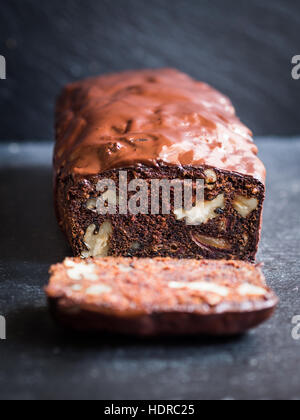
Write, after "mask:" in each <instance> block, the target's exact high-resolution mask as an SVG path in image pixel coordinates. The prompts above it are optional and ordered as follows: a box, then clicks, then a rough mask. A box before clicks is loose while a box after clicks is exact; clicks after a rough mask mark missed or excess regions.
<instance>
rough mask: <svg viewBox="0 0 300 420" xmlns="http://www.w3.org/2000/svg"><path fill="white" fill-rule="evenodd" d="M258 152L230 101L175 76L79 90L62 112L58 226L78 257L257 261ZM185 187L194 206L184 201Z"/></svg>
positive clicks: (118, 80)
mask: <svg viewBox="0 0 300 420" xmlns="http://www.w3.org/2000/svg"><path fill="white" fill-rule="evenodd" d="M257 153H258V150H257V147H256V146H255V144H254V143H253V140H252V133H251V131H250V130H249V129H248V128H247V127H245V126H244V125H243V124H242V123H241V122H240V120H239V119H238V118H237V116H236V113H235V110H234V108H233V106H232V104H231V102H230V100H229V99H228V98H226V97H225V96H224V95H222V94H221V93H219V92H217V91H216V90H215V89H213V88H212V87H210V86H208V85H207V84H205V83H201V82H198V81H196V80H194V79H192V78H191V77H189V76H188V75H186V74H183V73H181V72H179V71H177V70H172V69H159V70H143V71H130V72H125V73H118V74H112V75H106V76H101V77H96V78H92V79H87V80H83V81H79V82H76V83H73V84H71V85H69V86H67V87H66V88H65V89H64V90H63V92H62V94H61V96H60V98H59V100H58V102H57V110H56V147H55V154H54V172H55V173H54V175H55V177H54V179H55V201H56V209H57V216H58V221H59V224H60V226H61V228H62V229H63V231H64V232H65V233H66V236H67V238H68V240H69V243H70V245H71V247H72V250H73V253H74V255H75V256H76V257H79V256H81V257H82V258H89V257H105V256H114V257H119V256H122V257H139V258H154V257H172V258H189V259H195V258H196V259H226V260H232V259H233V260H244V261H247V262H254V261H255V256H256V253H257V249H258V244H259V239H260V231H261V223H262V217H261V216H262V209H263V202H264V198H265V186H264V182H265V168H264V165H263V164H262V162H261V161H260V160H259V158H258V157H257ZM124 173H126V177H125V178H126V179H125V181H124V179H123V181H122V180H121V174H124ZM106 181H108V184H107V185H106V186H105V187H104V188H103V189H102V186H103V184H104V183H105V182H106ZM153 181H154V182H153ZM165 181H167V184H168V183H170V184H172V185H173V186H172V187H170V188H169V191H168V190H166V188H168V187H166V184H165V183H164V182H165ZM198 181H200V182H198ZM133 182H134V183H135V185H137V187H136V190H135V188H133V187H132V185H133V184H132V183H133ZM141 183H143V185H141ZM162 184H163V185H164V186H162ZM200 184H201V185H202V186H203V191H202V192H203V197H202V199H201V200H198V198H199V194H197V191H195V190H197V185H200ZM155 185H159V187H158V189H157V190H156V192H155V191H154V192H153V188H154V186H155ZM187 185H190V186H191V187H192V189H193V191H192V196H193V197H192V199H191V200H189V199H186V198H187V197H186V196H185V197H181V199H179V200H177V198H178V196H179V194H178V188H179V187H182V186H184V188H183V189H185V188H186V186H187ZM100 186H101V187H100ZM182 192H183V191H182ZM133 193H136V194H133ZM200 195H201V194H200ZM137 197H138V198H137ZM155 200H156V201H157V202H156V203H154V201H155ZM101 203H102V204H101ZM188 203H189V204H188ZM100 204H101V205H100ZM183 204H184V205H183ZM192 204H193V206H192ZM133 208H134V209H137V208H138V209H139V210H140V211H138V214H136V213H135V212H134V211H132V209H133ZM100 209H102V210H101V211H100ZM166 209H167V210H166ZM142 210H143V211H142ZM133 244H138V246H133Z"/></svg>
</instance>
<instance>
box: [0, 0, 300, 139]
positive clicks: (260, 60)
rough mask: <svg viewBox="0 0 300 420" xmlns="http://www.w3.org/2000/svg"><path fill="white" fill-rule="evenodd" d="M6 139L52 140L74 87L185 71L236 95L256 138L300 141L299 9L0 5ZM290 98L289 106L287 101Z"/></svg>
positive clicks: (162, 1) (192, 2) (205, 3)
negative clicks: (121, 75)
mask: <svg viewBox="0 0 300 420" xmlns="http://www.w3.org/2000/svg"><path fill="white" fill-rule="evenodd" d="M0 7H1V10H0V54H2V55H4V56H5V57H6V59H7V77H8V79H7V80H6V81H0V116H1V117H0V119H1V124H0V139H9V140H10V139H20V140H21V139H27V140H28V139H32V138H48V139H51V138H53V135H52V114H53V104H54V99H55V96H56V95H57V94H58V92H59V90H60V88H61V87H62V86H63V85H64V84H65V83H67V82H70V81H73V80H75V79H78V78H82V77H85V76H89V75H95V74H98V73H106V72H112V71H119V70H124V69H131V68H143V67H161V66H173V67H177V68H179V69H181V70H183V71H185V72H187V73H189V74H191V76H194V77H196V78H199V79H201V80H204V81H207V82H208V83H210V84H212V85H214V86H215V87H216V88H218V89H220V90H221V91H223V92H224V93H226V94H227V95H229V96H230V97H231V98H232V100H233V102H234V104H235V105H236V107H237V109H238V112H239V114H240V116H241V118H242V120H243V121H245V123H246V124H248V125H249V126H250V127H251V128H252V129H253V130H254V131H255V133H256V134H257V135H265V134H280V135H294V134H298V133H299V132H300V119H299V115H298V109H299V102H300V81H299V80H298V81H295V80H292V77H291V70H292V64H291V59H292V57H293V56H295V55H297V54H300V50H299V48H300V47H299V27H300V4H299V1H298V0H251V1H249V0H226V1H224V0H97V1H95V0H64V1H62V0H51V1H49V0H1V1H0ZM283 98H284V100H283Z"/></svg>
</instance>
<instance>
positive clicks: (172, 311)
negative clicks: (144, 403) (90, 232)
mask: <svg viewBox="0 0 300 420" xmlns="http://www.w3.org/2000/svg"><path fill="white" fill-rule="evenodd" d="M46 293H47V296H48V298H49V303H50V307H51V310H52V313H53V315H54V317H55V319H56V320H57V321H59V322H60V323H61V324H62V325H64V326H65V327H69V328H72V329H74V330H79V331H93V332H111V333H120V334H133V335H140V336H155V335H179V334H184V335H193V334H209V335H232V334H239V333H242V332H244V331H247V330H249V329H251V328H254V327H256V326H257V325H259V324H260V323H262V322H263V321H265V320H267V319H268V318H269V317H270V316H271V315H272V313H273V311H274V309H275V306H276V305H277V298H276V296H275V295H274V294H273V293H272V291H271V290H270V289H269V288H268V287H267V286H266V283H265V280H264V277H263V275H262V273H261V271H260V269H259V268H258V267H256V266H254V265H251V264H248V263H245V262H235V261H231V262H230V261H229V262H227V261H219V260H218V261H215V260H202V261H199V260H176V259H169V258H165V259H164V258H156V259H136V258H99V259H87V260H85V261H82V260H81V259H79V258H78V259H67V260H65V262H64V263H63V264H58V265H56V266H53V267H52V269H51V279H50V283H49V285H48V287H47V288H46Z"/></svg>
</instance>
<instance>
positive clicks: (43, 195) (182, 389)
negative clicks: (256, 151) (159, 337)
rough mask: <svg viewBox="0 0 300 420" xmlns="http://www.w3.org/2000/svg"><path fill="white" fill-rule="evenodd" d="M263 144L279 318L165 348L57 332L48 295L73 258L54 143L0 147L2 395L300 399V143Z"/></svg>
mask: <svg viewBox="0 0 300 420" xmlns="http://www.w3.org/2000/svg"><path fill="white" fill-rule="evenodd" d="M287 140H290V141H287ZM259 143H260V150H261V156H262V158H263V160H264V161H265V163H266V165H267V167H268V174H269V177H268V199H267V202H266V207H265V221H264V232H263V238H262V244H261V249H260V254H259V260H260V261H264V262H265V273H266V276H267V279H268V282H269V284H270V285H271V286H272V287H273V288H274V289H275V291H276V292H277V293H278V295H279V296H280V298H281V303H280V306H279V308H278V311H277V313H276V315H275V317H274V318H273V319H272V320H271V321H270V322H268V323H267V324H265V325H264V326H262V327H260V328H259V329H257V330H256V331H254V332H251V333H249V334H247V335H245V336H242V337H239V338H235V339H226V340H222V339H221V340H212V339H189V340H182V339H180V340H177V339H172V340H168V341H156V342H153V341H149V342H141V341H137V340H133V339H131V340H127V339H124V338H123V339H120V338H115V339H112V338H110V339H109V338H105V337H99V338H98V339H95V338H94V339H92V338H84V337H80V336H78V337H70V336H66V335H62V334H61V332H60V331H59V330H57V329H56V327H55V326H54V325H53V324H52V321H51V320H50V318H49V316H48V312H47V308H46V303H45V299H44V295H43V292H42V286H43V285H45V284H46V282H47V270H48V266H49V265H50V264H51V263H54V262H57V261H59V260H62V259H63V257H64V256H65V255H68V254H69V249H68V248H67V247H66V245H65V241H64V238H63V237H62V235H61V233H60V232H59V231H58V229H57V226H56V222H55V218H54V215H53V211H52V199H51V170H50V161H51V145H50V144H45V145H44V146H39V147H37V146H35V145H29V144H26V146H22V148H20V147H19V146H18V145H17V144H10V145H9V146H7V147H6V146H0V197H1V206H0V220H1V224H0V238H1V241H0V314H2V315H5V316H6V318H7V340H6V341H0V398H1V399H7V398H9V399H12V398H15V399H16V398H22V399H33V398H34V399H42V398H51V399H52V398H62V399H66V398H67V399H70V398H71V399H73V398H82V399H88V398H92V399H151V398H153V399H300V374H299V373H300V372H299V369H300V368H299V366H300V341H295V340H293V339H292V336H291V331H292V324H291V320H292V318H293V317H294V316H295V315H298V314H299V315H300V292H299V286H300V266H299V253H300V252H299V250H300V228H299V206H300V165H299V161H300V138H298V139H281V140H279V139H271V138H269V139H259Z"/></svg>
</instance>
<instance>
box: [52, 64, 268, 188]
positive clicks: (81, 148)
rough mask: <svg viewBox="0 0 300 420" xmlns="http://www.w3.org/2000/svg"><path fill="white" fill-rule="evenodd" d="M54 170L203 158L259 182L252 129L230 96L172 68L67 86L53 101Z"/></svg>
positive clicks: (187, 162)
mask: <svg viewBox="0 0 300 420" xmlns="http://www.w3.org/2000/svg"><path fill="white" fill-rule="evenodd" d="M56 133H57V143H56V153H55V168H56V172H57V173H59V172H62V174H65V175H69V174H82V175H95V174H100V173H103V172H105V171H107V170H113V169H120V168H128V167H136V166H139V165H146V166H151V167H153V166H154V167H155V166H159V165H168V166H170V165H179V166H192V167H199V166H201V165H208V166H212V167H217V168H219V169H223V170H228V171H233V172H238V173H241V174H245V175H251V176H253V177H254V178H257V179H258V180H260V181H262V182H264V180H265V168H264V166H263V164H262V162H261V161H260V160H259V158H258V157H257V152H258V150H257V147H256V146H255V144H254V143H253V140H252V133H251V131H250V130H249V129H248V128H247V127H245V126H244V125H243V124H242V123H241V122H240V121H239V119H238V118H237V117H236V115H235V110H234V108H233V106H232V104H231V102H230V100H229V99H228V98H227V97H225V96H223V95H222V94H221V93H219V92H218V91H216V90H215V89H213V88H211V87H210V86H208V85H207V84H205V83H201V82H197V81H195V80H193V79H192V78H190V77H189V76H187V75H186V74H183V73H181V72H179V71H176V70H173V69H160V70H143V71H131V72H125V73H119V74H112V75H108V76H102V77H97V78H92V79H88V80H85V81H80V82H77V83H73V84H71V85H69V86H67V87H66V88H65V89H64V91H63V93H62V95H61V97H60V98H59V100H58V103H57V112H56Z"/></svg>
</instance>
